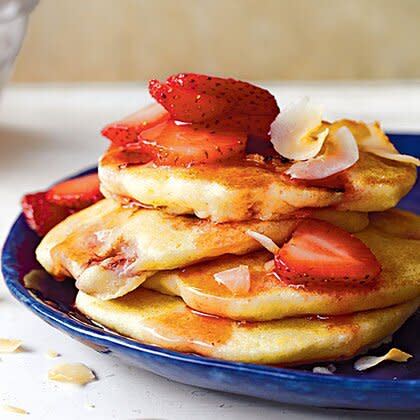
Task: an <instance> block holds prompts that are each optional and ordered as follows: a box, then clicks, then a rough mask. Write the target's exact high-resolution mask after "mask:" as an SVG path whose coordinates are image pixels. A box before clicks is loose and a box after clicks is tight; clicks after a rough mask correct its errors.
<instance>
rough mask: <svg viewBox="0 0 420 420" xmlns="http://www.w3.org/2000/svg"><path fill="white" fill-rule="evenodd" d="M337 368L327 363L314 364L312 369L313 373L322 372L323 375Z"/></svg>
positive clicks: (330, 373) (331, 372) (329, 373)
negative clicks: (324, 364) (321, 364)
mask: <svg viewBox="0 0 420 420" xmlns="http://www.w3.org/2000/svg"><path fill="white" fill-rule="evenodd" d="M336 370H337V368H336V367H335V366H334V365H333V364H329V365H328V366H315V367H314V368H313V369H312V372H313V373H322V374H325V375H332V374H333V373H334V372H335V371H336Z"/></svg>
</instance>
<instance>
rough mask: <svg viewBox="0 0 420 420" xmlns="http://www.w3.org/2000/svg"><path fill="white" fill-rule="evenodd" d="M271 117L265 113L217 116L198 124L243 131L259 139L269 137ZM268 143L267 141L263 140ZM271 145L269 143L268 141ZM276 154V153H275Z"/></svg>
mask: <svg viewBox="0 0 420 420" xmlns="http://www.w3.org/2000/svg"><path fill="white" fill-rule="evenodd" d="M272 121H273V120H272V117H271V116H267V115H239V114H237V115H230V116H227V117H218V118H215V119H214V120H211V121H206V122H203V123H201V124H200V125H201V126H202V127H204V128H207V129H209V130H216V129H219V130H220V129H222V130H229V131H243V132H245V133H247V134H248V135H250V136H255V137H258V138H259V139H265V140H269V139H270V135H269V132H270V124H271V123H272ZM264 143H269V142H264ZM269 145H270V146H271V143H269ZM276 154H278V153H276Z"/></svg>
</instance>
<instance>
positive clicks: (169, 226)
mask: <svg viewBox="0 0 420 420" xmlns="http://www.w3.org/2000/svg"><path fill="white" fill-rule="evenodd" d="M314 216H316V217H319V218H322V219H323V220H330V221H331V222H332V223H335V224H337V225H338V226H340V227H342V228H343V229H348V230H349V231H350V232H354V231H359V230H361V229H363V228H364V227H365V226H366V224H367V223H368V217H367V215H366V214H364V213H356V212H337V211H332V210H328V209H322V210H320V211H317V212H315V214H314ZM296 224H297V220H296V219H285V220H281V221H258V220H254V221H248V222H241V223H233V222H232V223H224V224H213V223H211V222H210V221H207V220H200V219H197V218H195V217H190V216H173V215H169V214H166V213H164V212H162V211H158V210H152V209H143V208H139V207H133V206H132V207H121V206H120V205H119V204H118V203H117V202H114V201H113V200H110V199H106V200H102V201H100V202H98V203H96V204H94V205H93V206H91V207H89V208H87V209H85V210H82V211H81V212H79V213H76V214H74V215H72V216H70V217H68V218H67V219H66V220H64V221H63V222H62V223H60V224H59V225H58V226H56V227H55V228H53V229H52V230H51V231H50V232H49V233H48V234H47V235H46V236H45V238H44V239H43V240H42V241H41V243H40V245H39V247H38V249H37V251H36V254H37V258H38V261H39V262H40V263H41V264H42V266H43V267H44V268H45V269H46V270H47V271H48V272H49V273H50V274H52V275H53V276H55V277H58V278H62V277H66V276H72V277H74V278H75V279H76V286H77V287H78V288H79V289H80V290H83V291H84V292H85V293H88V294H91V295H93V296H96V297H98V298H101V299H112V298H115V297H118V296H122V295H124V294H125V293H128V292H129V291H131V290H133V289H135V288H136V287H138V286H139V285H140V284H142V283H143V282H144V281H145V280H146V279H147V278H148V277H150V276H151V275H152V274H153V273H154V272H155V271H158V270H168V269H175V268H179V267H184V266H186V265H189V264H193V263H196V262H199V261H202V260H207V259H211V258H215V257H218V256H220V255H223V254H227V253H229V254H246V253H248V252H252V251H255V250H258V249H260V248H261V246H260V244H259V243H257V242H256V241H255V240H253V239H252V238H250V237H249V236H248V235H247V234H246V231H247V230H248V229H252V230H257V231H258V232H261V233H264V234H266V235H268V236H270V237H272V238H273V239H274V240H275V241H277V242H278V243H282V242H284V241H285V240H286V239H287V238H288V237H289V236H290V234H291V232H292V231H293V229H294V228H295V226H296Z"/></svg>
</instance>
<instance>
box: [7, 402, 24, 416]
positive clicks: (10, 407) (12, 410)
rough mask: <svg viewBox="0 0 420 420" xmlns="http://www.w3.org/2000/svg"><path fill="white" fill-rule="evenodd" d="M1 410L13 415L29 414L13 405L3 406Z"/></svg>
mask: <svg viewBox="0 0 420 420" xmlns="http://www.w3.org/2000/svg"><path fill="white" fill-rule="evenodd" d="M3 410H5V411H9V412H10V413H15V414H29V413H28V412H27V411H26V410H25V409H23V408H20V407H15V406H13V405H8V404H3Z"/></svg>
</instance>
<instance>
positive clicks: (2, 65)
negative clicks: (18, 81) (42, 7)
mask: <svg viewBox="0 0 420 420" xmlns="http://www.w3.org/2000/svg"><path fill="white" fill-rule="evenodd" d="M37 3H38V0H0V89H2V88H3V86H4V84H5V83H6V82H7V80H8V78H9V76H10V73H11V71H12V68H13V63H14V61H15V58H16V56H17V54H18V52H19V50H20V47H21V45H22V41H23V38H24V36H25V32H26V27H27V24H28V16H29V14H30V13H31V11H32V10H33V9H34V7H35V6H36V5H37Z"/></svg>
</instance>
